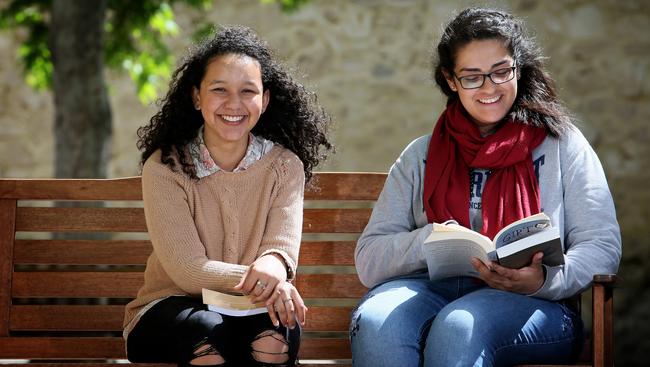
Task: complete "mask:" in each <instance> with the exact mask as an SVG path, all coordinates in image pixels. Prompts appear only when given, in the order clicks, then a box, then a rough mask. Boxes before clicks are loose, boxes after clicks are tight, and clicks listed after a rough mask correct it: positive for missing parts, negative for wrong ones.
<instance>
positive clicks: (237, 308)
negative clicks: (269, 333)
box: [201, 288, 268, 316]
mask: <svg viewBox="0 0 650 367" xmlns="http://www.w3.org/2000/svg"><path fill="white" fill-rule="evenodd" d="M201 293H202V296H203V303H204V304H206V305H207V306H208V310H210V311H215V312H218V313H220V314H223V315H229V316H249V315H257V314H260V313H266V312H268V311H267V309H266V306H265V305H264V302H258V303H255V304H254V303H252V302H251V298H250V297H248V296H244V295H233V294H227V293H222V292H217V291H213V290H210V289H205V288H203V289H202V290H201Z"/></svg>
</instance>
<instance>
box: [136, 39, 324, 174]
mask: <svg viewBox="0 0 650 367" xmlns="http://www.w3.org/2000/svg"><path fill="white" fill-rule="evenodd" d="M226 54H237V55H246V56H248V57H251V58H253V59H255V60H257V61H258V62H259V64H260V67H261V72H262V85H263V88H264V90H268V91H270V100H269V103H268V107H267V109H266V111H265V112H264V113H263V114H262V115H261V117H260V119H259V121H258V122H257V124H256V125H255V127H254V128H253V130H252V133H253V134H254V135H256V136H261V137H263V138H265V139H268V140H271V141H273V142H274V143H277V144H280V145H282V146H283V147H285V148H287V149H289V150H291V151H292V152H293V153H295V154H296V155H297V156H298V158H300V160H301V161H302V163H303V166H304V170H305V178H306V180H307V181H309V180H310V179H311V177H312V169H313V168H314V167H315V166H316V165H318V163H320V162H321V161H322V160H323V159H325V158H326V156H327V153H328V152H329V151H331V150H332V149H333V146H332V144H331V143H330V141H329V140H328V137H327V129H328V127H329V124H330V122H331V118H330V117H329V115H328V114H327V113H326V112H325V110H324V109H323V107H321V106H320V105H319V104H318V102H317V99H316V95H315V94H314V93H312V92H309V91H307V90H306V89H305V87H304V86H303V85H301V84H300V83H298V82H297V81H295V80H294V79H293V78H292V77H291V76H290V75H289V73H288V72H287V71H286V70H285V68H284V66H283V65H282V64H281V63H279V62H278V61H275V59H274V57H273V53H272V51H271V50H270V48H269V46H268V44H267V43H266V42H265V41H263V40H261V39H260V38H259V37H258V36H257V35H256V34H255V32H254V31H253V30H252V29H250V28H248V27H244V26H228V27H226V26H224V27H221V28H219V29H218V30H217V31H216V33H215V34H214V36H212V37H210V38H208V39H206V40H204V41H202V42H200V43H198V44H197V45H195V46H194V47H193V48H192V49H190V51H189V53H188V55H187V56H186V57H185V59H184V60H183V62H182V64H181V65H180V66H179V67H178V68H177V69H176V71H174V73H173V75H172V79H171V82H170V85H169V91H168V92H167V95H166V96H165V97H164V98H163V99H162V100H160V101H159V104H160V105H161V109H160V111H158V113H156V114H155V115H154V116H153V117H152V118H151V120H150V121H149V123H148V124H147V125H145V126H142V127H140V128H139V129H138V143H137V147H138V149H140V150H141V151H142V159H141V162H140V163H141V165H143V164H144V162H145V161H146V160H147V158H149V157H150V156H151V155H152V154H153V153H154V152H155V151H156V150H158V149H160V150H161V153H162V156H161V161H162V162H163V163H164V164H166V165H168V166H169V167H171V168H172V169H173V170H176V163H175V159H174V156H175V158H176V159H177V160H178V163H180V165H181V166H182V170H183V172H184V173H186V174H187V175H188V176H190V177H192V178H193V179H197V175H196V167H194V164H193V163H192V159H191V158H190V156H189V153H188V151H187V149H186V146H187V144H188V143H190V142H191V141H192V140H194V139H195V138H196V136H197V133H198V130H199V128H200V127H201V126H202V125H203V117H202V115H201V112H200V111H197V110H196V109H195V108H194V103H193V100H192V88H199V86H200V84H201V80H202V79H203V77H204V75H205V72H206V68H207V66H208V64H209V63H210V62H211V61H212V60H213V59H214V58H215V57H217V56H221V55H226Z"/></svg>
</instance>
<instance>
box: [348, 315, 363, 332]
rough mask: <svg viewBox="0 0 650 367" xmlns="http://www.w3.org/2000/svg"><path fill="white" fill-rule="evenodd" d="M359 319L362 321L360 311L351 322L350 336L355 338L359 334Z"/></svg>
mask: <svg viewBox="0 0 650 367" xmlns="http://www.w3.org/2000/svg"><path fill="white" fill-rule="evenodd" d="M359 321H361V313H360V312H359V313H357V314H356V315H354V316H353V317H352V322H351V323H350V336H351V337H353V338H354V337H355V336H357V332H358V331H359Z"/></svg>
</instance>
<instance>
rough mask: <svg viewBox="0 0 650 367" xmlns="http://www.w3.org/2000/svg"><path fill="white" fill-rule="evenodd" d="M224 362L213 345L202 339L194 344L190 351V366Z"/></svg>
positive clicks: (213, 364)
mask: <svg viewBox="0 0 650 367" xmlns="http://www.w3.org/2000/svg"><path fill="white" fill-rule="evenodd" d="M224 363H226V361H225V360H224V359H223V357H222V356H221V354H220V353H219V352H218V351H217V349H216V348H215V347H214V345H212V344H210V343H208V339H207V338H206V339H203V340H201V341H200V342H198V343H197V344H196V345H195V346H194V351H193V352H192V360H191V361H190V363H189V364H190V365H191V366H220V365H222V364H224Z"/></svg>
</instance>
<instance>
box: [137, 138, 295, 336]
mask: <svg viewBox="0 0 650 367" xmlns="http://www.w3.org/2000/svg"><path fill="white" fill-rule="evenodd" d="M304 181H305V175H304V172H303V165H302V162H301V161H300V160H299V159H298V157H297V156H296V155H295V154H293V153H292V152H291V151H289V150H287V149H284V148H282V147H279V146H275V147H274V148H273V149H272V150H271V151H270V152H269V153H267V154H266V155H264V156H263V157H262V158H261V159H260V160H259V161H257V162H256V163H255V164H253V165H252V166H251V167H249V168H248V169H247V170H245V171H242V172H237V173H233V172H225V171H221V172H217V173H215V174H212V175H210V176H207V177H205V178H202V179H200V180H198V181H196V180H192V179H190V178H189V177H188V176H187V175H186V174H184V173H182V172H173V171H172V170H171V169H170V168H169V167H168V166H166V165H164V164H162V163H161V162H160V151H158V152H156V153H154V154H153V155H152V156H151V157H149V159H147V161H146V163H145V164H144V167H143V169H142V192H143V200H144V211H145V216H146V221H147V228H148V231H149V237H150V239H151V243H152V245H153V252H152V253H151V256H150V257H149V259H148V260H147V267H146V270H145V272H144V285H143V286H142V288H140V290H139V291H138V295H137V297H136V298H135V299H134V300H133V301H131V302H130V303H129V304H127V305H126V310H125V316H124V326H125V327H126V326H129V329H131V328H132V327H133V326H134V325H129V323H130V322H131V320H133V318H134V317H135V316H136V315H137V314H138V311H139V310H140V309H142V307H144V306H145V305H147V304H148V303H150V302H152V301H154V300H157V299H161V298H164V297H167V296H170V295H190V296H197V297H199V296H200V294H201V288H208V289H213V290H218V291H232V287H233V286H235V285H236V284H237V283H238V282H239V280H240V279H241V276H242V275H243V274H244V272H245V271H246V269H247V268H248V265H250V264H251V263H252V262H253V261H255V259H257V258H258V257H260V256H262V255H263V254H265V253H269V252H275V253H278V254H280V255H282V257H283V258H284V259H285V262H287V264H288V266H290V267H291V270H292V273H293V274H295V270H296V269H295V268H296V264H297V261H298V249H299V246H300V235H301V232H302V208H303V192H304ZM134 323H135V321H134Z"/></svg>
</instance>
